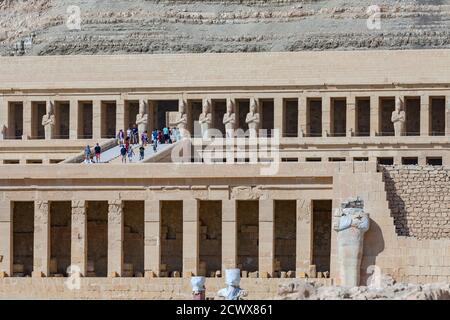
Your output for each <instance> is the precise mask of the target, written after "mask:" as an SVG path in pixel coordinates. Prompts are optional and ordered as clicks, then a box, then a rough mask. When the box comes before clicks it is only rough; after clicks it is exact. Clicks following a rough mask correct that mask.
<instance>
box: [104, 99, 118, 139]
mask: <svg viewBox="0 0 450 320" xmlns="http://www.w3.org/2000/svg"><path fill="white" fill-rule="evenodd" d="M116 111H117V104H116V102H115V101H102V104H101V121H102V124H101V138H102V139H110V138H114V137H115V136H116Z"/></svg>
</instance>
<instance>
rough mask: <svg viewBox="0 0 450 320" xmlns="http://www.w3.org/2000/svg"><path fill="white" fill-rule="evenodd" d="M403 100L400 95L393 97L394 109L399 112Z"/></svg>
mask: <svg viewBox="0 0 450 320" xmlns="http://www.w3.org/2000/svg"><path fill="white" fill-rule="evenodd" d="M402 106H403V101H402V99H401V98H400V97H397V98H396V99H395V111H397V112H400V111H401V110H402Z"/></svg>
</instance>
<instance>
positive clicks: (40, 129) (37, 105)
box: [31, 101, 46, 139]
mask: <svg viewBox="0 0 450 320" xmlns="http://www.w3.org/2000/svg"><path fill="white" fill-rule="evenodd" d="M45 114H46V102H45V101H39V102H37V101H33V102H32V103H31V139H45V130H44V126H43V125H42V117H43V116H44V115H45Z"/></svg>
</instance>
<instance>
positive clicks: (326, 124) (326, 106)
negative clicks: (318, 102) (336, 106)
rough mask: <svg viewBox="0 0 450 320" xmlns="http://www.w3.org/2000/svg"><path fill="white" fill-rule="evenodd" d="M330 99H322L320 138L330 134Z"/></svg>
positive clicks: (327, 97)
mask: <svg viewBox="0 0 450 320" xmlns="http://www.w3.org/2000/svg"><path fill="white" fill-rule="evenodd" d="M331 121H332V119H331V99H330V97H329V96H324V97H323V98H322V137H327V136H328V135H329V134H331Z"/></svg>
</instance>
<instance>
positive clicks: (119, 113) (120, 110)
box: [115, 99, 140, 139]
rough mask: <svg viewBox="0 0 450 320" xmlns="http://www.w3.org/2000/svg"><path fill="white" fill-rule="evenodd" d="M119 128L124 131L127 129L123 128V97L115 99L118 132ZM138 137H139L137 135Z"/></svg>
mask: <svg viewBox="0 0 450 320" xmlns="http://www.w3.org/2000/svg"><path fill="white" fill-rule="evenodd" d="M120 129H123V130H124V131H126V130H127V128H125V100H124V99H118V100H117V101H116V131H115V134H117V132H119V130H120ZM139 139H140V137H139Z"/></svg>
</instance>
